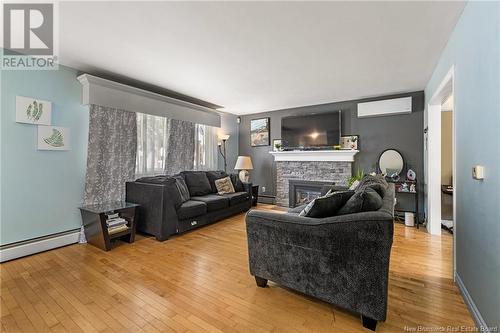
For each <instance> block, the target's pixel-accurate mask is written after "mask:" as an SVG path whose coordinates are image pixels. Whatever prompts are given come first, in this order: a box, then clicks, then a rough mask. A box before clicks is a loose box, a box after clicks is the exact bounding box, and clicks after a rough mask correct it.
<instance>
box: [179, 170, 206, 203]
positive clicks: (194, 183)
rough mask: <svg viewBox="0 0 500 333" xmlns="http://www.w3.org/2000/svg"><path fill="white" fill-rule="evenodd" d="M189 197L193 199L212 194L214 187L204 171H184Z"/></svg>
mask: <svg viewBox="0 0 500 333" xmlns="http://www.w3.org/2000/svg"><path fill="white" fill-rule="evenodd" d="M181 174H182V175H183V176H184V180H185V181H186V185H187V187H188V189H189V195H190V196H192V197H196V196H202V195H207V194H210V193H212V187H211V186H210V182H209V181H208V178H207V174H206V173H205V172H204V171H183V172H181Z"/></svg>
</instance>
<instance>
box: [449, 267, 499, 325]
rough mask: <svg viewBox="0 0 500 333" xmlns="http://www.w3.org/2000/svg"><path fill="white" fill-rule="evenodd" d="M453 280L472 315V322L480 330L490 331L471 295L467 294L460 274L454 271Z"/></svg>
mask: <svg viewBox="0 0 500 333" xmlns="http://www.w3.org/2000/svg"><path fill="white" fill-rule="evenodd" d="M455 281H456V282H457V285H458V288H459V289H460V292H461V293H462V297H463V298H464V301H465V304H467V307H468V308H469V311H470V313H471V315H472V319H474V322H475V323H476V326H477V328H479V329H480V332H485V333H490V330H489V328H488V325H487V324H486V322H485V321H484V319H483V316H481V312H479V309H478V308H477V306H476V303H474V300H473V299H472V297H471V295H470V294H469V291H468V290H467V288H466V287H465V284H464V283H463V281H462V279H461V278H460V275H458V273H455Z"/></svg>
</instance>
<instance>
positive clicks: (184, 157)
mask: <svg viewBox="0 0 500 333" xmlns="http://www.w3.org/2000/svg"><path fill="white" fill-rule="evenodd" d="M167 133H168V134H167V135H168V141H167V156H166V162H165V173H166V174H167V175H173V174H176V173H179V172H181V171H184V170H193V166H194V165H193V164H194V140H195V138H194V133H195V124H194V123H192V122H189V121H183V120H177V119H168V130H167Z"/></svg>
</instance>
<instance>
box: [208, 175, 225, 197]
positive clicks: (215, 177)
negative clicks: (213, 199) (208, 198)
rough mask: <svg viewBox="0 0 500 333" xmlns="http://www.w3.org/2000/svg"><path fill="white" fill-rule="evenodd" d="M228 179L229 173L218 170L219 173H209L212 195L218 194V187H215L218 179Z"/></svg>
mask: <svg viewBox="0 0 500 333" xmlns="http://www.w3.org/2000/svg"><path fill="white" fill-rule="evenodd" d="M225 177H227V173H225V172H224V171H221V170H218V171H207V178H208V181H209V182H210V186H211V187H212V193H217V187H216V186H215V181H216V180H217V179H221V178H225Z"/></svg>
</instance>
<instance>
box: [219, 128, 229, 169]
mask: <svg viewBox="0 0 500 333" xmlns="http://www.w3.org/2000/svg"><path fill="white" fill-rule="evenodd" d="M229 137H230V135H229V134H220V135H219V140H220V141H219V145H218V146H219V153H220V154H221V156H222V159H223V160H224V172H227V161H226V156H227V154H226V141H227V140H229Z"/></svg>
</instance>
